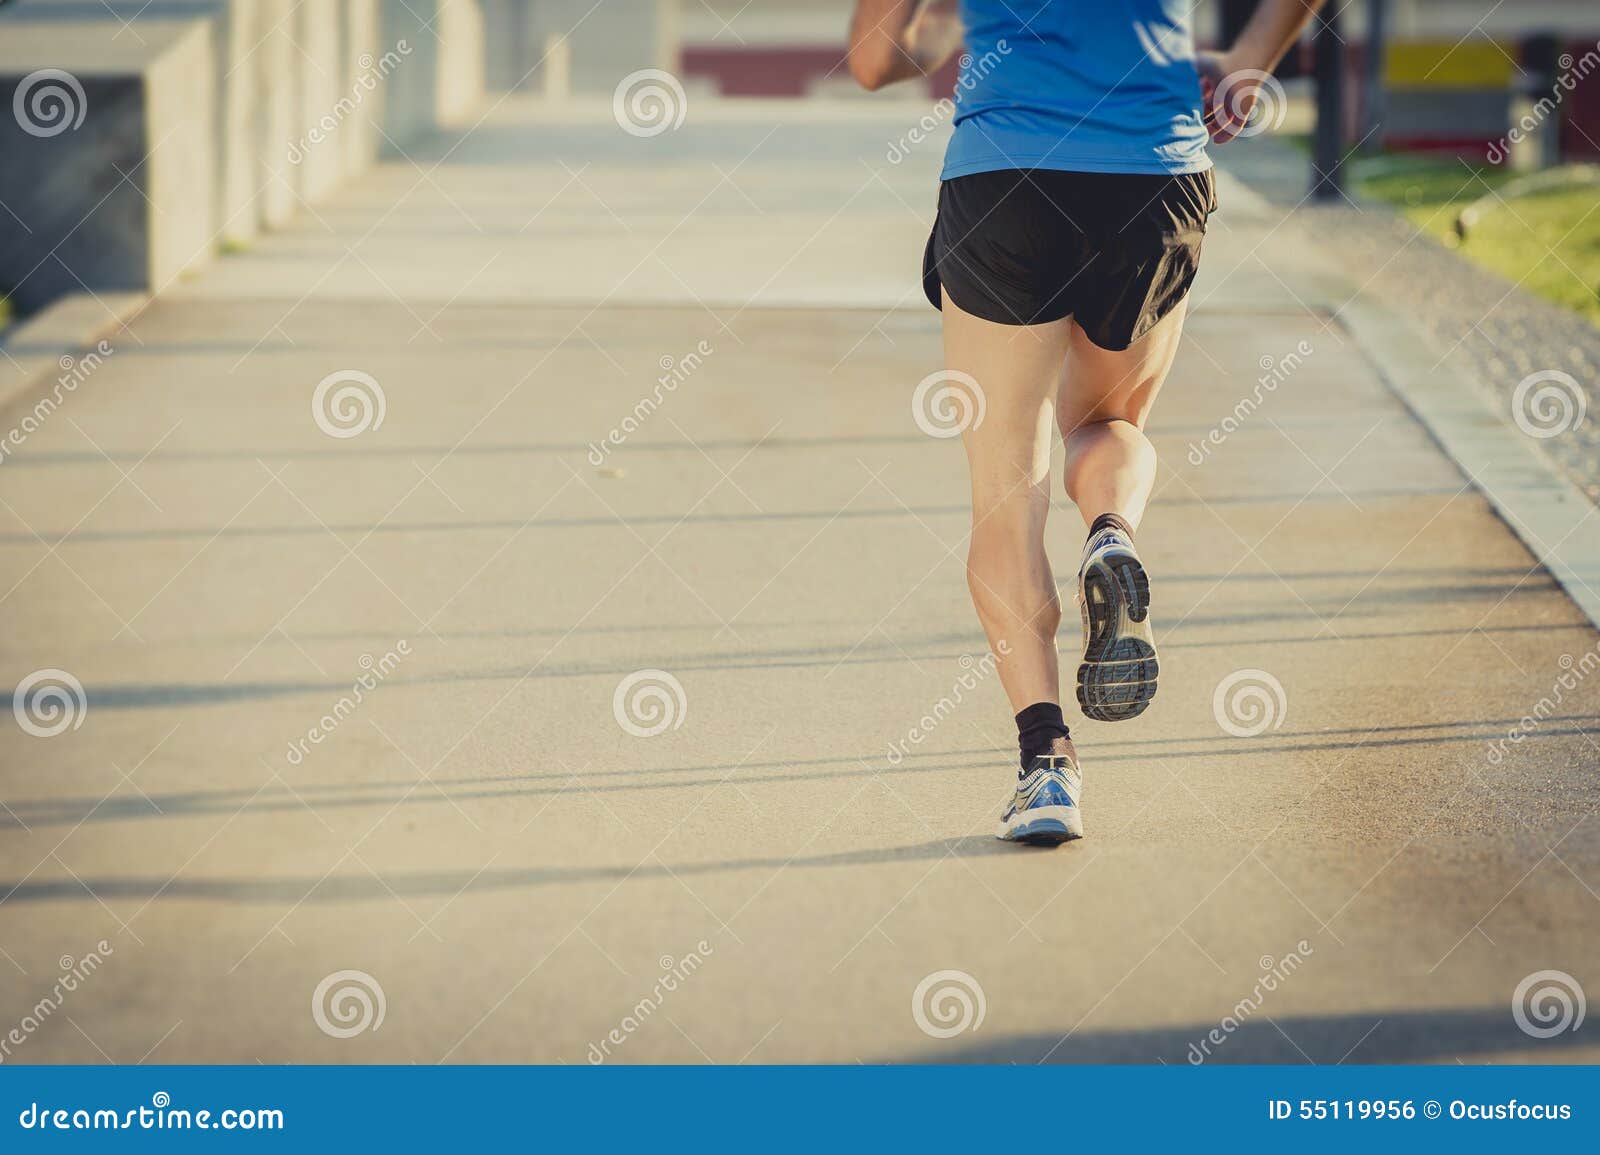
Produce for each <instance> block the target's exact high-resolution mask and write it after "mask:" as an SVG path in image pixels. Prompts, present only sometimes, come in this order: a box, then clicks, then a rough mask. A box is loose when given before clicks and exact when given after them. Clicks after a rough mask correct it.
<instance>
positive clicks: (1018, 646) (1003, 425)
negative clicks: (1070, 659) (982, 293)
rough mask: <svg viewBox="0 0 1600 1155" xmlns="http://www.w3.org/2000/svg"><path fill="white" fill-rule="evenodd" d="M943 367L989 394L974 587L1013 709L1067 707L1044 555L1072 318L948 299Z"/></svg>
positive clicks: (976, 509) (969, 445) (974, 463)
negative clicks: (985, 313) (1009, 314)
mask: <svg viewBox="0 0 1600 1155" xmlns="http://www.w3.org/2000/svg"><path fill="white" fill-rule="evenodd" d="M943 315H944V349H945V365H946V367H947V368H950V369H957V370H960V371H962V372H965V373H969V374H971V375H972V377H973V378H974V379H975V380H976V381H977V382H978V385H979V387H980V388H981V389H982V390H983V396H984V405H985V414H984V418H983V421H982V423H981V424H979V425H978V426H977V427H976V428H969V429H968V430H967V431H966V432H965V433H964V434H963V435H962V441H963V443H964V444H965V446H966V450H967V462H968V465H969V467H970V469H971V473H972V538H971V541H970V543H969V547H968V553H967V584H968V586H969V588H970V589H971V591H972V601H973V605H974V606H975V607H976V608H977V611H978V619H979V620H980V621H981V622H982V623H983V629H984V633H985V634H987V635H988V638H989V647H990V650H991V651H992V652H993V653H994V654H995V656H996V658H997V659H998V661H999V671H1000V681H1001V684H1002V685H1003V686H1004V687H1005V691H1006V695H1007V696H1008V697H1009V698H1010V699H1011V708H1012V710H1013V711H1017V712H1020V711H1021V710H1023V709H1024V708H1026V707H1028V706H1031V705H1033V704H1035V703H1038V702H1054V703H1059V702H1060V700H1061V698H1060V693H1061V689H1060V669H1059V661H1060V659H1059V656H1058V655H1057V652H1056V628H1057V626H1059V625H1060V623H1061V600H1060V597H1059V596H1058V595H1057V593H1056V584H1055V576H1054V574H1052V572H1051V570H1050V561H1049V559H1048V558H1047V557H1046V556H1045V552H1044V525H1045V516H1046V514H1048V512H1049V509H1050V422H1051V419H1052V417H1053V416H1054V410H1055V398H1056V395H1057V393H1058V391H1059V390H1060V388H1061V373H1062V367H1063V365H1065V364H1066V361H1067V350H1068V346H1069V344H1070V342H1071V337H1072V327H1073V326H1072V321H1071V320H1070V319H1064V320H1060V321H1055V322H1051V323H1050V324H1045V325H1000V324H996V323H994V322H993V321H986V320H983V319H982V318H980V317H975V316H973V315H972V314H970V313H966V312H963V311H962V310H961V309H960V308H959V307H958V306H957V305H956V304H955V302H953V301H952V300H951V299H950V297H949V294H945V295H944V310H943Z"/></svg>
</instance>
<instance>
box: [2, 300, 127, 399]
mask: <svg viewBox="0 0 1600 1155" xmlns="http://www.w3.org/2000/svg"><path fill="white" fill-rule="evenodd" d="M149 303H150V295H149V294H148V293H105V294H100V295H98V296H97V295H94V294H91V293H69V294H67V295H66V296H65V297H62V298H61V299H60V300H58V301H55V302H53V303H52V304H50V305H47V306H46V307H45V308H43V309H41V310H40V311H39V312H38V313H35V314H34V315H33V316H31V317H29V318H28V319H27V320H26V321H23V322H22V323H21V324H18V325H16V326H15V327H13V328H12V329H11V330H9V332H8V334H7V335H6V336H5V337H4V338H3V339H0V415H4V414H5V413H7V412H8V411H9V410H10V409H11V408H12V406H13V405H15V404H17V403H18V402H20V401H23V400H25V399H27V398H29V397H31V396H33V395H35V394H36V393H38V392H39V391H40V390H41V389H44V388H46V387H47V386H50V385H54V384H58V383H59V381H60V375H61V374H62V372H63V371H64V370H67V369H70V368H71V367H72V360H73V358H74V357H75V355H76V354H79V353H81V352H83V351H84V350H86V349H89V348H90V347H91V346H94V345H95V344H96V343H97V342H100V341H103V340H105V339H106V338H107V337H109V336H110V335H111V334H112V333H114V332H120V331H121V330H123V329H125V328H126V327H127V325H128V322H129V321H131V320H132V319H133V318H134V317H136V316H137V315H138V314H139V313H140V312H141V311H142V310H143V309H144V307H145V306H146V305H148V304H149Z"/></svg>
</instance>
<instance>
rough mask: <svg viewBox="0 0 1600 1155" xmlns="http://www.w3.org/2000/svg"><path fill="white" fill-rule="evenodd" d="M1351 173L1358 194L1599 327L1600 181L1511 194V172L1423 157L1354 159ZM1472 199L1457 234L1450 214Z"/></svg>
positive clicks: (1514, 175)
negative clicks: (1472, 212) (1473, 215)
mask: <svg viewBox="0 0 1600 1155" xmlns="http://www.w3.org/2000/svg"><path fill="white" fill-rule="evenodd" d="M1352 175H1353V180H1352V181H1351V184H1352V191H1353V192H1355V193H1356V194H1357V195H1358V196H1361V197H1366V198H1368V199H1371V200H1377V201H1382V202H1384V203H1386V204H1389V205H1392V206H1394V208H1395V209H1396V210H1397V211H1398V212H1399V213H1400V214H1401V215H1403V216H1404V217H1405V218H1406V219H1407V220H1409V221H1411V222H1412V223H1414V224H1416V225H1417V226H1418V227H1419V228H1421V229H1423V230H1424V231H1425V232H1427V233H1429V234H1430V235H1432V236H1434V237H1436V238H1438V239H1439V240H1440V241H1442V242H1444V243H1445V244H1446V245H1449V246H1450V247H1452V248H1454V249H1456V250H1457V251H1458V252H1459V253H1460V254H1461V255H1462V256H1464V257H1466V258H1468V259H1469V260H1471V261H1473V262H1475V263H1477V264H1479V265H1483V266H1484V267H1486V268H1489V269H1493V270H1494V271H1495V272H1497V273H1499V274H1500V275H1501V276H1503V277H1505V278H1506V279H1507V280H1509V281H1512V282H1513V283H1515V284H1518V285H1520V286H1521V287H1522V288H1524V289H1526V290H1528V291H1529V292H1533V293H1537V294H1538V295H1539V296H1541V297H1545V298H1547V299H1549V300H1551V301H1555V302H1556V303H1557V304H1560V305H1565V306H1566V307H1567V308H1569V309H1574V310H1576V311H1577V312H1579V313H1581V314H1583V315H1584V316H1585V317H1586V318H1587V319H1588V320H1589V322H1590V323H1591V324H1594V325H1600V181H1591V182H1588V183H1583V184H1572V185H1566V186H1564V187H1559V188H1548V189H1543V190H1538V191H1531V192H1523V193H1518V192H1517V191H1516V190H1515V189H1508V188H1507V186H1508V185H1510V184H1511V182H1513V181H1514V180H1516V179H1517V177H1516V174H1513V173H1508V172H1506V171H1505V170H1503V169H1496V168H1473V167H1470V166H1468V165H1465V164H1462V163H1461V162H1460V161H1458V160H1454V159H1448V158H1438V157H1428V156H1383V157H1374V158H1369V159H1363V160H1357V161H1355V162H1354V165H1353V174H1352ZM1491 192H1494V193H1496V194H1497V196H1490V195H1489V194H1490V193H1491ZM1506 194H1509V195H1506ZM1480 198H1485V199H1483V200H1481V201H1480ZM1474 201H1480V203H1479V204H1478V210H1477V219H1476V221H1474V222H1473V223H1472V224H1471V226H1470V227H1469V228H1468V230H1467V234H1466V237H1465V238H1464V239H1463V238H1460V237H1458V236H1457V235H1456V218H1457V217H1458V216H1459V214H1460V212H1461V210H1462V209H1464V208H1466V207H1467V206H1468V205H1469V204H1472V203H1473V202H1474Z"/></svg>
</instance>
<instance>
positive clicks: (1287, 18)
mask: <svg viewBox="0 0 1600 1155" xmlns="http://www.w3.org/2000/svg"><path fill="white" fill-rule="evenodd" d="M1324 3H1326V0H1261V3H1259V4H1258V5H1256V10H1255V12H1254V13H1252V14H1251V16H1250V20H1249V22H1248V23H1246V24H1245V26H1244V30H1243V31H1242V32H1240V33H1239V38H1238V39H1237V40H1235V41H1234V43H1233V45H1232V47H1230V48H1229V49H1228V50H1227V51H1226V52H1201V53H1199V54H1198V55H1197V56H1196V58H1195V69H1196V71H1197V72H1199V74H1200V97H1201V106H1202V108H1203V109H1204V111H1205V121H1206V130H1207V131H1208V132H1209V133H1210V134H1211V139H1212V140H1213V141H1215V142H1216V143H1217V144H1226V143H1227V142H1228V141H1230V140H1232V139H1233V138H1234V137H1236V136H1238V135H1239V132H1240V130H1241V129H1243V128H1244V126H1245V125H1246V124H1247V123H1248V122H1249V120H1250V111H1251V109H1253V108H1254V107H1255V103H1256V89H1257V88H1259V87H1260V85H1261V82H1262V81H1263V80H1264V79H1266V77H1267V76H1268V75H1269V74H1270V73H1271V72H1272V70H1273V68H1275V67H1276V66H1277V63H1278V61H1280V60H1282V59H1283V54H1284V53H1285V52H1287V51H1289V47H1290V46H1291V45H1292V44H1294V42H1295V41H1296V40H1298V39H1300V33H1302V32H1303V31H1305V27H1306V25H1307V24H1308V23H1310V21H1311V17H1312V16H1313V15H1315V14H1316V11H1317V9H1319V8H1321V7H1322V6H1323V4H1324Z"/></svg>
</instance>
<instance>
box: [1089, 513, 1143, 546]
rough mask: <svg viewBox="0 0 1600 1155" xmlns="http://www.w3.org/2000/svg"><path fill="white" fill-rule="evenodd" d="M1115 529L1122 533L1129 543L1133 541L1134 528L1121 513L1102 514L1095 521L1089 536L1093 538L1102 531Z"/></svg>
mask: <svg viewBox="0 0 1600 1155" xmlns="http://www.w3.org/2000/svg"><path fill="white" fill-rule="evenodd" d="M1107 528H1113V529H1118V530H1121V531H1122V535H1123V536H1124V537H1126V538H1127V539H1128V540H1129V541H1132V540H1133V526H1131V525H1129V524H1128V521H1127V519H1126V518H1125V517H1123V516H1122V515H1121V514H1119V513H1102V514H1101V515H1100V516H1099V517H1097V518H1095V519H1094V524H1093V525H1091V526H1090V527H1089V536H1090V537H1093V536H1094V535H1095V534H1097V533H1099V532H1100V531H1101V530H1102V529H1107Z"/></svg>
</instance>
